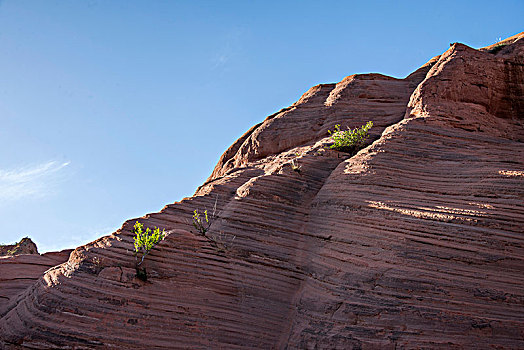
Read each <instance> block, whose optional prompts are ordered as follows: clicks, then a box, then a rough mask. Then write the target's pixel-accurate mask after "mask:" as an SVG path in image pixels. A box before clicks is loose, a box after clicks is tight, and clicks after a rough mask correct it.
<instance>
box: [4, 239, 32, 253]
mask: <svg viewBox="0 0 524 350" xmlns="http://www.w3.org/2000/svg"><path fill="white" fill-rule="evenodd" d="M20 254H38V248H37V247H36V244H35V242H33V241H32V240H31V238H29V237H24V238H22V239H21V240H20V242H18V243H15V244H7V245H0V257H2V256H13V255H20Z"/></svg>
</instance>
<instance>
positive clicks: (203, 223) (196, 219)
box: [193, 209, 211, 236]
mask: <svg viewBox="0 0 524 350" xmlns="http://www.w3.org/2000/svg"><path fill="white" fill-rule="evenodd" d="M193 226H194V227H195V228H196V230H197V231H198V232H200V234H202V235H203V236H205V235H206V232H207V230H209V227H210V226H211V221H209V216H208V215H207V210H204V216H203V217H202V216H201V215H200V213H199V212H198V209H195V210H194V211H193Z"/></svg>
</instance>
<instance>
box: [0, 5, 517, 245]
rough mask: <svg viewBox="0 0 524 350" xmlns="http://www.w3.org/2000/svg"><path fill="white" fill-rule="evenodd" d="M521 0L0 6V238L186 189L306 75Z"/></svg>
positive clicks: (426, 46)
mask: <svg viewBox="0 0 524 350" xmlns="http://www.w3.org/2000/svg"><path fill="white" fill-rule="evenodd" d="M523 18H524V1H522V0H518V1H502V0H499V1H456V0H455V1H431V2H429V1H428V2H423V1H325V0H324V1H298V0H297V1H285V0H281V1H268V0H266V1H246V0H240V1H219V0H214V1H189V0H188V1H129V0H122V1H96V0H86V1H80V0H78V1H66V0H62V1H54V0H46V1H25V0H4V1H2V2H1V3H0V243H12V242H14V241H18V240H19V239H20V238H22V237H24V236H30V237H31V238H33V239H34V240H35V241H36V242H37V244H38V246H39V248H40V250H41V251H50V250H57V249H63V248H74V247H76V246H78V245H80V244H83V243H87V242H89V241H91V240H93V239H96V238H98V237H100V236H103V235H106V234H109V233H111V232H113V231H114V230H115V229H117V228H118V227H120V226H121V224H122V223H123V222H124V221H125V220H126V219H130V218H134V217H139V216H142V215H144V214H147V213H149V212H155V211H158V210H160V209H161V208H162V207H163V206H164V205H166V204H168V203H173V202H175V201H179V200H181V199H182V198H184V197H187V196H191V195H192V194H193V193H194V191H195V189H196V188H197V187H198V186H199V185H200V184H202V183H203V181H204V180H205V179H206V178H207V177H208V176H209V174H210V173H211V170H212V168H213V167H214V166H215V164H216V162H217V161H218V158H219V157H220V155H221V154H222V153H223V152H224V150H225V149H226V148H227V147H228V146H229V145H230V144H231V143H233V142H234V141H235V140H236V139H237V138H238V137H239V136H241V135H242V134H243V133H244V132H245V131H246V130H247V129H249V128H250V127H251V126H252V125H254V124H255V123H258V122H260V121H262V120H263V119H264V118H265V117H266V116H267V115H269V114H272V113H274V112H275V111H277V110H279V109H281V108H283V107H286V106H288V105H290V104H291V103H293V102H294V101H295V100H297V99H298V98H299V97H300V95H301V94H302V93H304V92H305V91H306V90H307V89H308V88H310V87H311V86H313V85H316V84H319V83H329V82H338V81H340V80H342V79H343V78H344V77H345V76H347V75H350V74H354V73H367V72H379V73H383V74H387V75H391V76H394V77H404V76H406V75H408V74H409V73H410V72H412V71H413V70H415V69H417V68H418V67H419V66H421V65H422V64H424V63H425V62H427V61H428V60H429V59H430V58H431V57H433V56H436V55H438V54H440V53H442V52H444V51H445V50H447V49H448V48H449V43H451V42H456V41H458V42H463V43H465V44H468V45H470V46H473V47H482V46H486V45H489V44H491V43H494V42H496V41H497V40H498V39H499V38H506V37H508V36H511V35H514V34H516V33H518V32H520V31H522V30H524V29H523V27H522V24H523V23H524V21H523V20H522V19H523Z"/></svg>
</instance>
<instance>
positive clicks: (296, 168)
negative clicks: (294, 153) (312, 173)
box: [291, 159, 302, 173]
mask: <svg viewBox="0 0 524 350" xmlns="http://www.w3.org/2000/svg"><path fill="white" fill-rule="evenodd" d="M291 169H293V171H296V172H297V173H300V169H302V166H301V165H299V164H298V160H297V161H296V162H295V159H291Z"/></svg>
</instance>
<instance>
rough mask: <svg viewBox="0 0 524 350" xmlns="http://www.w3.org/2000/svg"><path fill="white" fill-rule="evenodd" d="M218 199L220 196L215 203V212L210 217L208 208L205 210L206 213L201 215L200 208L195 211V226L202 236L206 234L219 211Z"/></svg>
mask: <svg viewBox="0 0 524 350" xmlns="http://www.w3.org/2000/svg"><path fill="white" fill-rule="evenodd" d="M217 201H218V197H217V198H216V199H215V205H214V207H213V213H211V217H209V215H208V213H207V209H206V210H204V215H200V213H199V212H198V209H195V210H194V211H193V226H194V227H195V229H196V230H197V231H198V232H199V233H200V234H201V235H202V236H205V235H206V232H207V231H208V230H209V228H210V227H211V224H212V223H213V221H214V219H215V217H216V215H215V214H216V211H217Z"/></svg>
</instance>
